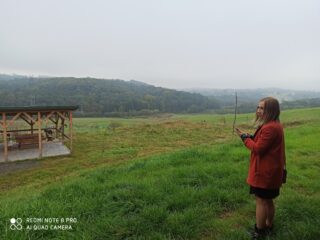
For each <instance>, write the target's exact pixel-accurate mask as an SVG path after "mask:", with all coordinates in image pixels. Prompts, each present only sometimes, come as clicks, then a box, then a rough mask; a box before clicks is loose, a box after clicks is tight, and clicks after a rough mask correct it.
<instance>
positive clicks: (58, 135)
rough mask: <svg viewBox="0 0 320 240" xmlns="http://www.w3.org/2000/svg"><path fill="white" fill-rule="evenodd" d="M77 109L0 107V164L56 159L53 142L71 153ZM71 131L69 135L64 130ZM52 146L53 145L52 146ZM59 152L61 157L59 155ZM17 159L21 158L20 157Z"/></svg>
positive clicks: (74, 107) (68, 132) (65, 107)
mask: <svg viewBox="0 0 320 240" xmlns="http://www.w3.org/2000/svg"><path fill="white" fill-rule="evenodd" d="M77 108H78V107H77V106H32V107H0V137H1V139H2V140H0V150H2V152H0V162H7V161H15V160H23V159H28V158H41V157H46V156H55V153H54V152H53V151H51V152H50V154H47V149H45V148H44V147H47V146H53V143H55V144H56V145H57V143H59V144H60V146H63V147H64V148H65V149H68V151H62V153H61V151H60V152H58V153H57V154H56V155H62V154H63V153H64V154H70V153H71V152H72V135H73V133H72V112H73V111H75V110H76V109H77ZM66 128H68V131H67V133H66V131H65V129H66ZM50 144H51V145H50ZM59 153H60V154H59ZM17 156H18V157H17Z"/></svg>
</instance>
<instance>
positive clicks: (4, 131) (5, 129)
mask: <svg viewBox="0 0 320 240" xmlns="http://www.w3.org/2000/svg"><path fill="white" fill-rule="evenodd" d="M6 118H7V116H6V113H2V122H3V123H2V128H3V145H4V161H5V162H7V161H8V141H7V125H6Z"/></svg>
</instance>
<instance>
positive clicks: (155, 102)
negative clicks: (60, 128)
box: [0, 75, 219, 116]
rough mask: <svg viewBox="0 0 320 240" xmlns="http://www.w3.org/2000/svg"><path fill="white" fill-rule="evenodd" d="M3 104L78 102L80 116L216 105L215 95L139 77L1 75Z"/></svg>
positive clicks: (181, 110) (195, 109)
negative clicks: (202, 93)
mask: <svg viewBox="0 0 320 240" xmlns="http://www.w3.org/2000/svg"><path fill="white" fill-rule="evenodd" d="M0 98H1V102H0V106H30V105H52V106H57V105H63V106H64V105H78V106H79V112H77V113H76V114H77V115H78V116H128V115H129V116H134V115H147V114H154V113H162V112H171V113H188V112H189V113H195V112H201V111H205V110H208V109H216V108H218V107H219V103H218V102H217V101H216V100H214V99H209V98H207V97H205V96H202V95H200V94H196V93H188V92H182V91H176V90H172V89H167V88H161V87H154V86H152V85H148V84H145V83H141V82H137V81H133V80H132V81H123V80H114V79H111V80H106V79H94V78H73V77H60V78H43V77H42V78H41V77H40V78H33V77H23V76H17V77H13V76H7V75H0Z"/></svg>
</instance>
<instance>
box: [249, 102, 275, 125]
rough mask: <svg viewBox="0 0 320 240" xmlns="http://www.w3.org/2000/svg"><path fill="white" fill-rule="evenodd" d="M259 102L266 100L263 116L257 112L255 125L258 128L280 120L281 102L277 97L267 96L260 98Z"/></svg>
mask: <svg viewBox="0 0 320 240" xmlns="http://www.w3.org/2000/svg"><path fill="white" fill-rule="evenodd" d="M259 102H264V109H263V115H262V117H259V116H258V115H257V114H256V119H255V121H254V126H255V127H256V128H258V127H261V126H262V125H263V124H266V123H268V122H270V121H278V122H279V121H280V120H279V116H280V104H279V102H278V100H277V99H275V98H273V97H266V98H262V99H260V101H259Z"/></svg>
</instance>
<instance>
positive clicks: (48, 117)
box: [46, 111, 54, 122]
mask: <svg viewBox="0 0 320 240" xmlns="http://www.w3.org/2000/svg"><path fill="white" fill-rule="evenodd" d="M53 114H54V112H53V111H52V112H50V113H49V114H48V115H47V116H46V122H47V121H48V119H50V118H51V116H52V115H53Z"/></svg>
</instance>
